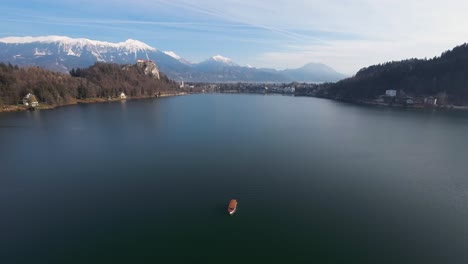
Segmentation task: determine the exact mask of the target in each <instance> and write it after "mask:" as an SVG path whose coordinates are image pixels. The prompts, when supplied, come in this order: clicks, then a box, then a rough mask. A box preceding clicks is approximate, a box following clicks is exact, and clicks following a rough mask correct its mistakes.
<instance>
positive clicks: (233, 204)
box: [228, 199, 237, 215]
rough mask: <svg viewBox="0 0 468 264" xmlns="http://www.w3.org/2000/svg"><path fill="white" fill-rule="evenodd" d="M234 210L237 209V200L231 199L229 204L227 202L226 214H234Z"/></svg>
mask: <svg viewBox="0 0 468 264" xmlns="http://www.w3.org/2000/svg"><path fill="white" fill-rule="evenodd" d="M236 209H237V200H236V199H232V200H231V201H230V202H229V206H228V213H229V214H230V215H232V214H234V213H235V212H236Z"/></svg>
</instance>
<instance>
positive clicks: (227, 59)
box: [211, 55, 235, 65]
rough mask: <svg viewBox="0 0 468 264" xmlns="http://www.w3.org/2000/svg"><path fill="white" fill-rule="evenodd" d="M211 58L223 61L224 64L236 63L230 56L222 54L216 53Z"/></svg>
mask: <svg viewBox="0 0 468 264" xmlns="http://www.w3.org/2000/svg"><path fill="white" fill-rule="evenodd" d="M211 60H214V61H216V62H221V63H224V64H228V65H235V63H234V62H233V61H232V60H231V59H230V58H226V57H223V56H221V55H215V56H213V57H211Z"/></svg>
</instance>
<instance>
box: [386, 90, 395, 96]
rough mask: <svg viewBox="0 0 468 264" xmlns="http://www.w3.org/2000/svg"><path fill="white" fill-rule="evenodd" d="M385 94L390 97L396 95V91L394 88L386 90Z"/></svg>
mask: <svg viewBox="0 0 468 264" xmlns="http://www.w3.org/2000/svg"><path fill="white" fill-rule="evenodd" d="M385 95H386V96H390V97H396V95H397V91H396V90H386V91H385Z"/></svg>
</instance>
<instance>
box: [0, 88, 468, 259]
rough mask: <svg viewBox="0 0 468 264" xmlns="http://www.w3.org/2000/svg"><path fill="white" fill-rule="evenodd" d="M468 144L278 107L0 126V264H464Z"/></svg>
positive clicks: (448, 121)
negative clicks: (231, 205)
mask: <svg viewBox="0 0 468 264" xmlns="http://www.w3.org/2000/svg"><path fill="white" fill-rule="evenodd" d="M467 137H468V113H465V112H440V111H439V112H438V111H432V110H430V111H427V110H414V109H413V110H404V109H389V108H374V107H362V106H355V105H349V104H343V103H338V102H333V101H328V100H320V99H314V98H294V97H283V96H260V95H219V94H214V95H193V96H184V97H174V98H163V99H159V100H158V99H149V100H138V101H128V102H124V103H120V102H117V103H104V104H92V105H79V106H70V107H62V108H58V109H55V110H48V111H37V112H28V113H8V114H0V155H1V156H0V157H1V159H0V263H2V264H9V263H13V264H16V263H174V262H185V263H194V262H199V263H251V262H255V263H262V262H265V263H467V262H468V140H467V139H466V138H467ZM231 198H237V199H238V201H239V208H238V212H237V214H236V215H234V216H228V215H227V213H226V207H227V203H228V202H229V200H230V199H231Z"/></svg>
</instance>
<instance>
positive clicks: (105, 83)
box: [0, 63, 177, 105]
mask: <svg viewBox="0 0 468 264" xmlns="http://www.w3.org/2000/svg"><path fill="white" fill-rule="evenodd" d="M176 89H177V85H176V83H175V82H173V81H171V80H169V79H168V78H167V77H166V76H165V75H163V74H160V79H157V78H154V76H151V75H148V74H145V69H144V68H141V67H139V66H138V65H126V66H124V65H118V64H112V63H96V64H94V65H93V66H91V67H89V68H86V69H76V70H73V71H72V73H71V75H68V74H61V73H57V72H52V71H49V70H45V69H42V68H39V67H26V68H19V67H17V66H12V65H11V64H10V65H6V64H0V105H2V104H3V105H15V104H17V103H18V101H20V100H21V99H22V98H23V96H24V95H26V94H27V93H32V94H34V95H35V96H36V98H37V99H38V101H39V103H46V104H50V105H62V104H70V103H73V102H75V101H76V100H77V99H90V98H108V97H117V96H118V95H119V94H120V93H121V92H124V93H125V94H126V95H127V96H130V97H144V96H152V95H154V94H156V93H159V92H161V93H164V92H168V91H175V90H176Z"/></svg>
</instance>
